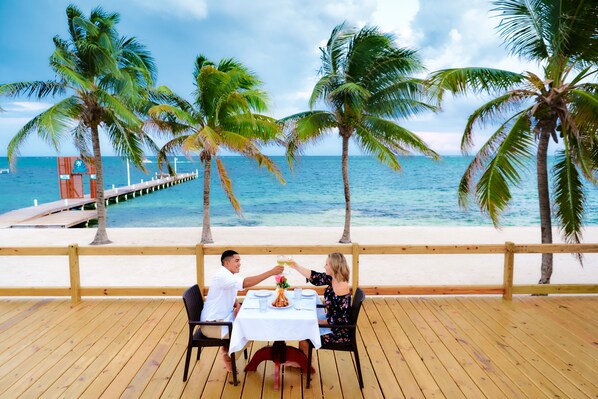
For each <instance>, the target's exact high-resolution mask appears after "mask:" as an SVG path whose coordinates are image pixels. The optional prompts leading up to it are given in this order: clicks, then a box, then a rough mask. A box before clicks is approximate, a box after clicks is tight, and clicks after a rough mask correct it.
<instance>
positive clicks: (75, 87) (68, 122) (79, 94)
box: [0, 5, 155, 244]
mask: <svg viewBox="0 0 598 399" xmlns="http://www.w3.org/2000/svg"><path fill="white" fill-rule="evenodd" d="M66 14H67V18H68V31H69V36H70V37H69V39H68V40H63V39H61V38H60V37H58V36H56V37H54V45H55V47H56V49H55V50H54V52H53V54H52V56H51V57H50V67H51V68H52V70H53V71H54V72H55V74H56V77H57V79H56V80H52V81H29V82H18V83H9V84H4V85H2V86H0V95H8V96H15V97H16V96H20V95H26V96H29V97H31V96H35V97H37V98H44V97H47V96H52V95H59V96H61V97H63V98H62V99H61V100H60V101H59V102H58V103H56V104H54V105H52V106H51V107H50V108H49V109H47V110H46V111H44V112H42V113H41V114H39V115H37V116H36V117H34V118H33V119H32V120H31V121H29V122H28V123H27V124H26V125H25V126H23V127H22V128H21V129H20V130H19V131H18V132H17V134H16V135H15V136H14V137H13V138H12V140H11V141H10V143H9V145H8V157H9V158H10V160H11V164H13V165H14V161H15V159H16V157H17V155H18V154H19V148H20V147H21V146H22V145H23V144H24V143H25V141H26V140H27V138H28V137H29V136H30V135H31V134H32V133H37V135H38V136H39V137H41V138H42V139H44V140H45V141H47V142H48V143H49V144H50V145H52V146H53V147H54V148H55V149H56V150H58V148H59V143H60V142H61V141H62V140H63V139H64V138H66V136H67V135H69V136H70V137H71V138H72V139H73V140H74V143H75V146H76V147H77V149H78V150H79V151H80V152H81V155H82V156H83V157H85V158H88V159H89V155H90V152H89V144H91V147H92V151H93V163H94V165H95V167H96V172H97V173H96V176H97V192H96V204H97V210H98V230H97V233H96V235H95V238H94V240H93V242H92V243H91V244H106V243H109V242H110V241H109V239H108V235H107V233H106V208H105V205H104V177H103V169H102V156H101V152H100V134H99V133H100V132H99V128H100V127H102V128H103V129H104V130H105V132H106V133H107V135H108V138H109V140H110V143H111V144H112V146H113V147H114V149H115V150H116V152H117V153H118V154H119V155H123V156H127V157H128V158H129V159H131V160H132V161H133V162H134V163H135V164H136V165H139V166H140V167H142V163H141V162H142V158H143V148H142V145H143V144H144V143H146V144H148V143H149V144H150V145H151V140H149V138H148V137H147V136H146V135H145V134H144V133H143V132H142V131H141V127H142V121H141V120H140V118H139V117H138V115H137V114H136V112H137V111H138V110H139V109H141V107H142V106H143V105H144V103H146V95H145V93H147V90H146V89H148V88H149V86H150V85H151V83H152V81H153V79H154V75H155V66H154V62H153V59H152V57H151V56H150V54H149V53H148V52H147V51H146V49H145V47H144V46H142V45H141V44H139V43H138V42H137V41H136V39H134V38H125V37H119V36H118V32H117V31H116V24H117V23H118V21H119V15H118V14H116V13H107V12H105V11H103V10H102V9H101V8H95V9H94V10H92V12H91V14H90V17H89V18H86V17H85V16H84V15H83V14H82V12H81V11H80V10H79V9H78V8H77V7H75V6H73V5H70V6H68V7H67V9H66ZM65 96H66V97H65Z"/></svg>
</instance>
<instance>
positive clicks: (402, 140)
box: [356, 115, 440, 160]
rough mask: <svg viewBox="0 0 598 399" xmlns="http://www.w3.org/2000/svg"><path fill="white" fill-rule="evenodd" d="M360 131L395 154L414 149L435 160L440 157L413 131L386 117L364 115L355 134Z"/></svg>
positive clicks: (407, 152)
mask: <svg viewBox="0 0 598 399" xmlns="http://www.w3.org/2000/svg"><path fill="white" fill-rule="evenodd" d="M361 132H367V134H368V135H370V136H371V137H372V139H374V140H377V141H379V142H380V144H382V145H384V146H386V147H387V148H388V149H389V150H390V151H392V152H394V153H397V154H409V153H410V151H415V152H419V153H421V154H423V155H426V156H428V157H430V158H432V159H435V160H437V159H439V158H440V156H439V155H438V154H437V153H436V152H435V151H433V150H432V149H430V147H428V145H427V144H426V143H425V142H424V141H423V140H422V139H421V138H419V137H418V136H417V135H416V134H415V133H413V132H411V131H410V130H408V129H405V128H404V127H402V126H399V125H397V124H396V123H394V122H392V121H388V120H386V119H382V118H377V117H375V116H370V115H368V116H366V117H364V118H363V120H362V123H361V126H360V129H358V130H356V133H357V135H359V134H361Z"/></svg>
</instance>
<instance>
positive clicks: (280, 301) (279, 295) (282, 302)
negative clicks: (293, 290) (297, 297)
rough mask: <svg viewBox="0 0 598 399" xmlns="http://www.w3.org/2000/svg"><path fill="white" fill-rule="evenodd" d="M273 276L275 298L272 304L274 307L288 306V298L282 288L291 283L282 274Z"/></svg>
mask: <svg viewBox="0 0 598 399" xmlns="http://www.w3.org/2000/svg"><path fill="white" fill-rule="evenodd" d="M274 278H275V279H276V299H275V300H274V302H272V306H274V307H275V308H286V307H288V306H289V300H288V298H287V297H286V296H285V294H284V290H285V288H289V287H290V286H291V285H290V284H289V282H288V281H287V278H286V277H285V276H283V275H282V274H279V275H276V276H274Z"/></svg>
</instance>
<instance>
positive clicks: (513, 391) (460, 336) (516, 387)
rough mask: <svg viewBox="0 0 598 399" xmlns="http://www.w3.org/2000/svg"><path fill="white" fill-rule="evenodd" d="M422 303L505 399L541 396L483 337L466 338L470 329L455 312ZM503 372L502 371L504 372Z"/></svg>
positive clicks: (428, 302) (429, 301)
mask: <svg viewBox="0 0 598 399" xmlns="http://www.w3.org/2000/svg"><path fill="white" fill-rule="evenodd" d="M425 304H426V306H427V307H428V309H430V310H431V311H432V312H433V313H434V314H435V315H436V317H438V318H439V320H441V322H442V323H443V324H444V325H445V326H446V328H447V330H448V331H450V333H451V335H453V337H454V338H455V340H456V341H457V342H459V344H460V345H461V348H462V350H464V351H465V352H467V353H468V354H469V355H470V356H471V358H472V359H474V360H475V362H476V363H477V364H478V365H479V366H480V367H481V368H482V369H483V370H484V371H485V372H486V373H487V375H488V377H489V378H491V379H492V380H493V381H494V382H495V383H496V384H497V385H498V386H499V387H500V388H501V390H502V391H503V392H504V393H505V394H506V395H507V397H509V398H523V397H529V396H531V397H533V395H537V397H541V396H542V393H541V392H540V390H538V389H537V388H536V386H535V385H533V384H532V383H530V382H529V381H526V380H525V379H521V377H520V376H518V375H517V374H518V373H517V372H516V371H515V368H514V367H513V365H512V364H509V363H507V362H506V360H505V359H504V358H503V357H502V356H501V355H500V353H498V351H496V350H495V349H494V348H493V345H492V344H491V343H490V342H487V340H486V339H485V338H484V337H483V336H480V335H478V334H476V333H475V331H474V332H473V334H471V335H470V333H471V326H470V325H468V324H467V323H462V322H461V320H459V313H457V312H454V311H451V310H450V308H448V306H446V305H443V304H438V303H436V302H435V300H433V299H431V300H426V301H425ZM483 347H488V348H489V349H488V350H486V351H484V349H483ZM486 352H488V353H486ZM500 365H503V367H502V368H501V367H500ZM503 370H506V372H505V371H503ZM512 378H513V379H512ZM517 380H520V381H519V384H513V382H514V381H517ZM524 392H525V393H524ZM526 393H529V395H526Z"/></svg>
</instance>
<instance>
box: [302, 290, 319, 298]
mask: <svg viewBox="0 0 598 399" xmlns="http://www.w3.org/2000/svg"><path fill="white" fill-rule="evenodd" d="M314 295H316V291H314V290H303V291H301V296H307V297H310V296H314Z"/></svg>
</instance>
